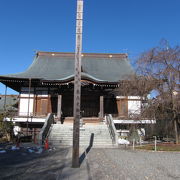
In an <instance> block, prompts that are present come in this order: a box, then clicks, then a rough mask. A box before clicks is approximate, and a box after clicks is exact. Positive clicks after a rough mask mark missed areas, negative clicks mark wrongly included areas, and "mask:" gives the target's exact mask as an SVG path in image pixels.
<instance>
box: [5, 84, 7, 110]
mask: <svg viewBox="0 0 180 180" xmlns="http://www.w3.org/2000/svg"><path fill="white" fill-rule="evenodd" d="M6 96H7V85H6V87H5V93H4V112H6Z"/></svg>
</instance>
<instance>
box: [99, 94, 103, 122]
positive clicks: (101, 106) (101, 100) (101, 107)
mask: <svg viewBox="0 0 180 180" xmlns="http://www.w3.org/2000/svg"><path fill="white" fill-rule="evenodd" d="M99 116H100V118H101V119H103V118H104V97H103V96H100V114H99Z"/></svg>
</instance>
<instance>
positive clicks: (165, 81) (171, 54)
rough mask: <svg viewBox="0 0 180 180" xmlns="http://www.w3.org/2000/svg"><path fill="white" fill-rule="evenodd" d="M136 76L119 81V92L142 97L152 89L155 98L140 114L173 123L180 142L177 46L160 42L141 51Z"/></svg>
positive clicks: (179, 84)
mask: <svg viewBox="0 0 180 180" xmlns="http://www.w3.org/2000/svg"><path fill="white" fill-rule="evenodd" d="M137 67H138V68H137V73H136V75H134V76H132V77H129V78H128V79H127V80H126V81H124V82H121V86H120V87H121V88H120V89H121V90H120V91H121V93H123V92H124V93H126V94H133V95H134V94H135V95H139V96H141V97H146V96H147V94H148V93H150V91H152V90H154V95H155V96H156V98H155V99H153V100H150V101H148V106H146V109H145V110H144V111H143V113H144V115H146V116H149V115H153V116H155V117H156V119H157V118H160V119H164V120H168V121H169V122H170V123H169V125H172V124H173V130H174V135H175V138H176V143H179V139H180V137H179V136H180V133H179V131H180V113H179V112H180V93H179V88H180V47H179V46H175V47H171V46H170V45H169V44H168V42H167V41H165V40H164V41H162V42H161V43H160V45H159V46H158V47H155V48H152V49H150V50H148V51H146V52H144V53H143V54H142V55H141V56H140V57H139V59H138V60H137Z"/></svg>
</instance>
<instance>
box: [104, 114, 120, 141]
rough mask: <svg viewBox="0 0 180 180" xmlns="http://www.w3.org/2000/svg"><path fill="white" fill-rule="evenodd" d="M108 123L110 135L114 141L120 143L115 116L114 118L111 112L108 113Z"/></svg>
mask: <svg viewBox="0 0 180 180" xmlns="http://www.w3.org/2000/svg"><path fill="white" fill-rule="evenodd" d="M106 123H107V126H108V129H109V133H110V136H111V139H112V143H113V144H117V143H118V134H117V132H116V127H115V125H114V122H113V118H112V115H111V114H108V115H107V116H106Z"/></svg>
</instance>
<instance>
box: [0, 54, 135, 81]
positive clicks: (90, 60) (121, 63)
mask: <svg viewBox="0 0 180 180" xmlns="http://www.w3.org/2000/svg"><path fill="white" fill-rule="evenodd" d="M74 57H75V54H74V53H61V52H37V54H36V57H35V59H34V61H33V63H32V64H31V66H30V67H29V68H28V69H27V70H26V71H25V72H22V73H17V74H9V75H5V76H0V78H3V77H4V78H15V79H16V78H17V79H30V78H31V79H40V80H46V81H69V80H72V79H74V59H75V58H74ZM81 70H82V79H88V80H91V81H93V82H99V83H103V82H110V83H112V82H118V81H120V80H124V79H125V77H126V76H127V75H131V74H133V73H134V72H133V69H132V67H131V65H130V63H129V60H128V57H127V54H101V53H83V54H82V68H81Z"/></svg>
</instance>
